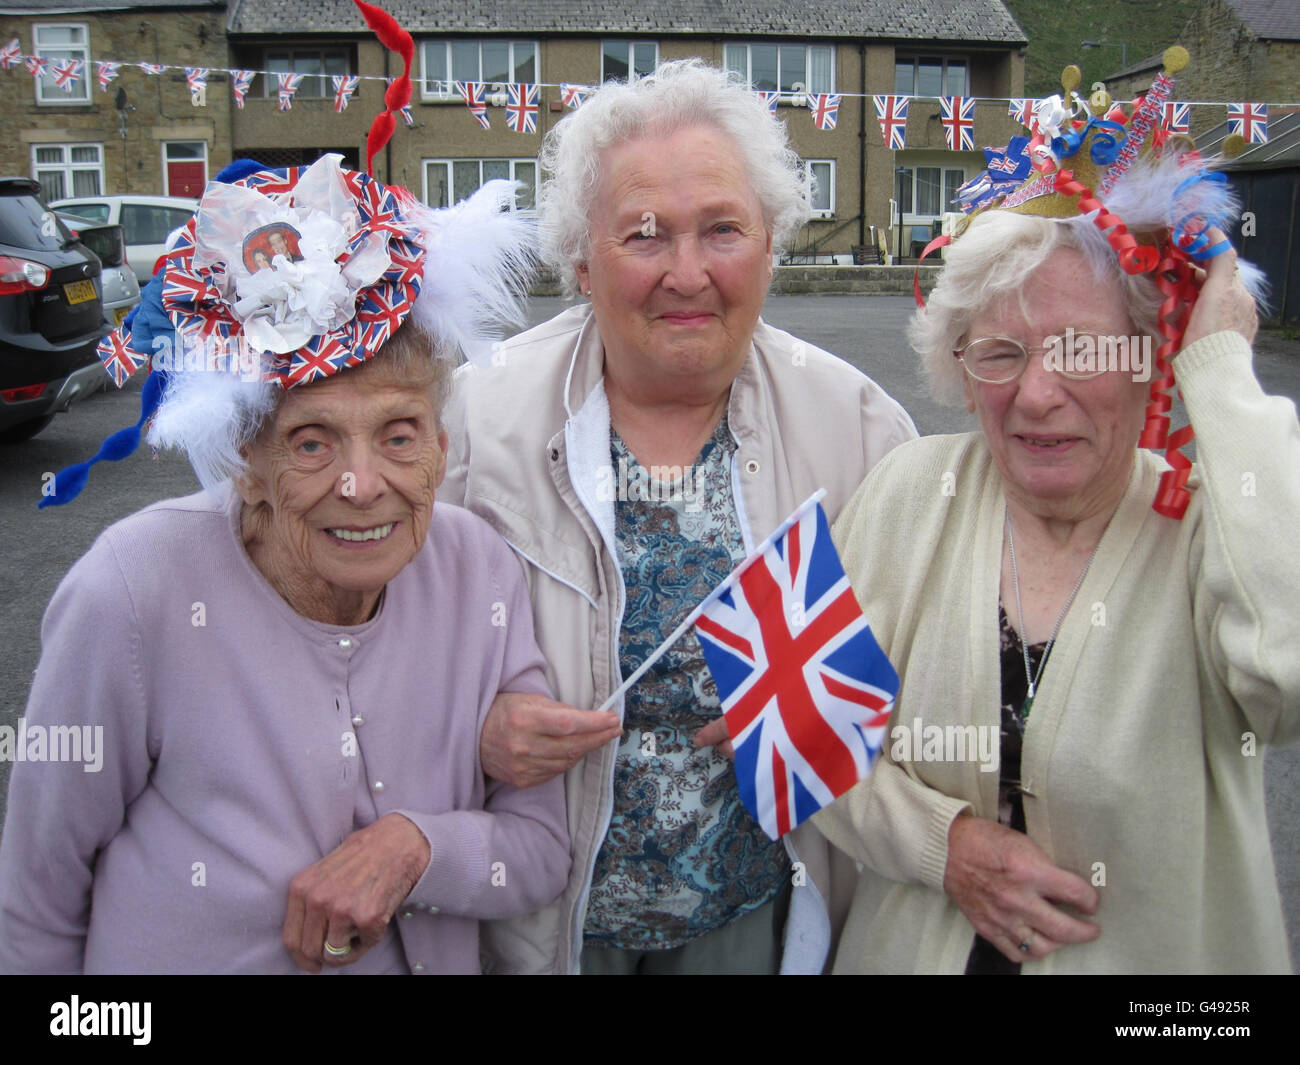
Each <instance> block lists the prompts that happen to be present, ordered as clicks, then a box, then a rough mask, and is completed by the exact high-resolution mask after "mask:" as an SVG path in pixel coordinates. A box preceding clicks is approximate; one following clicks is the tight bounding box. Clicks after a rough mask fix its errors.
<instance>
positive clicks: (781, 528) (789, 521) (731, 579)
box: [600, 488, 826, 710]
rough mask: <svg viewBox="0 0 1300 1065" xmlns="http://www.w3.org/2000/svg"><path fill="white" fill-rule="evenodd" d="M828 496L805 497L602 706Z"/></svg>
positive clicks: (611, 703) (606, 707) (611, 701)
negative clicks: (814, 506)
mask: <svg viewBox="0 0 1300 1065" xmlns="http://www.w3.org/2000/svg"><path fill="white" fill-rule="evenodd" d="M825 495H826V489H825V488H819V489H817V491H815V492H814V493H813V494H812V495H810V496H809V497H808V498H807V499H806V500H804V502H803V503H802V504H801V505H800V506H799V507H798V508H797V509H796V510H795V512H794V513H793V514H791V515H790V516H789V517H788V518H786V519H785V521H783V522H782V523H781V524H780V525H778V526H777V527H776V529H775V530H774V531H773V532H772V535H771V536H769V537H768V538H767V539H766V540H764V541H763V542H762V543H761V544H759V545H758V546H757V547H756V548H754V551H753V553H752V554H751V555H750V556H749V557H748V558H747V559H745V561H744V562H742V563H741V564H740V565H739V566H737V567H736V568H735V569H733V570H732V571H731V572H730V573H728V574H727V576H726V577H724V578H723V579H722V582H721V583H720V584H719V585H718V586H717V587H716V588H714V589H713V591H711V592H710V593H709V594H708V595H706V596H705V597H704V599H703V600H701V601H700V605H699V606H697V607H696V608H695V609H694V610H692V611H691V612H690V613H689V614H687V615H686V618H685V620H684V621H683V622H682V623H681V624H680V625H678V626H677V628H675V629H673V631H672V633H671V634H670V635H669V636H668V638H667V639H665V640H664V642H663V643H661V644H660V645H659V646H658V647H656V648H655V649H654V650H653V651H651V652H650V657H649V658H647V659H646V660H645V661H644V662H642V663H641V665H639V666H638V667H637V669H636V672H635V673H633V674H632V675H631V676H630V677H628V678H627V680H625V681H623V683H622V684H620V685H619V686H618V687H617V688H616V689H615V690H614V693H613V694H612V695H610V697H609V698H608V699H606V700H605V701H604V702H603V703H601V704H600V709H601V710H612V709H613V708H614V704H615V703H617V702H618V700H619V698H620V697H621V696H622V695H623V694H624V693H625V692H626V691H627V690H628V689H629V688H630V687H632V685H633V684H635V683H636V682H637V681H639V680H640V679H641V678H642V677H644V676H645V674H646V671H647V670H648V669H649V668H650V667H651V666H653V665H654V664H655V663H656V662H658V661H659V659H661V658H662V657H663V656H664V653H665V652H666V651H667V650H668V648H670V647H671V646H672V645H673V644H675V643H676V642H677V641H678V640H680V639H681V638H682V636H683V635H684V634H685V633H686V632H687V631H688V630H689V629H690V627H691V626H692V625H694V624H695V622H696V621H698V620H699V617H700V615H701V614H703V613H704V610H705V608H706V607H707V606H708V605H709V604H710V603H712V602H713V601H714V600H715V599H717V598H718V596H720V595H721V594H722V593H723V592H725V591H726V590H727V589H728V588H730V587H731V585H732V584H733V583H735V581H736V579H737V578H738V577H739V576H740V575H741V574H742V573H744V572H745V570H747V569H749V567H750V566H752V565H753V564H754V563H755V562H757V561H758V560H759V559H760V558H762V557H763V555H764V553H765V552H766V551H767V549H768V548H769V547H771V546H772V544H773V543H775V542H776V541H777V540H779V539H780V538H781V537H782V536H784V535H785V534H786V533H787V532H789V531H790V528H791V526H793V525H794V524H795V523H796V522H798V521H799V520H800V519H801V518H802V517H803V516H804V513H805V512H806V511H807V510H808V508H809V507H811V506H813V505H814V504H816V503H820V502H821V501H822V499H823V498H824V497H825Z"/></svg>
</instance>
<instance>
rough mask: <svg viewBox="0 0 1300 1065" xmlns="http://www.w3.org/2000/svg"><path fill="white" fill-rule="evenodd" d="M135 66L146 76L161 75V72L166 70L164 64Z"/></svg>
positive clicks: (139, 64)
mask: <svg viewBox="0 0 1300 1065" xmlns="http://www.w3.org/2000/svg"><path fill="white" fill-rule="evenodd" d="M136 66H138V67H139V68H140V69H141V70H143V71H144V72H145V73H146V74H154V75H158V74H161V73H162V72H163V71H165V70H166V69H167V64H166V63H137V64H136Z"/></svg>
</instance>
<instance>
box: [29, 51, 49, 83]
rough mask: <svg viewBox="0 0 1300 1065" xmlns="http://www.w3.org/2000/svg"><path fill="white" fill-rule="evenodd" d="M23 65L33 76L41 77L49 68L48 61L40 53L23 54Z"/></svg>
mask: <svg viewBox="0 0 1300 1065" xmlns="http://www.w3.org/2000/svg"><path fill="white" fill-rule="evenodd" d="M23 66H25V67H26V68H27V73H28V74H30V75H31V76H32V77H33V78H43V77H44V76H45V75H46V74H47V73H49V69H50V61H49V60H48V59H46V58H45V57H44V56H42V55H25V56H23Z"/></svg>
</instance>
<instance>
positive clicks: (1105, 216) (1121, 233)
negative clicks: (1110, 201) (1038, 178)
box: [1056, 170, 1160, 274]
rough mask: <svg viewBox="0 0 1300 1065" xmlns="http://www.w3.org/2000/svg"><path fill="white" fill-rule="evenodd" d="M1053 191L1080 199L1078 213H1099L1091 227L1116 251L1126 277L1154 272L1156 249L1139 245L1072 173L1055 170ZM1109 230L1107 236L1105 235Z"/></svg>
mask: <svg viewBox="0 0 1300 1065" xmlns="http://www.w3.org/2000/svg"><path fill="white" fill-rule="evenodd" d="M1056 191H1057V192H1059V193H1061V195H1063V196H1078V197H1079V213H1080V214H1088V213H1089V212H1091V211H1097V212H1099V213H1098V214H1097V215H1096V217H1095V218H1093V224H1094V225H1096V227H1097V228H1098V229H1100V230H1101V231H1102V232H1103V233H1105V234H1106V243H1108V244H1109V245H1110V246H1111V247H1112V248H1114V249H1115V254H1116V255H1118V256H1119V265H1120V266H1121V267H1122V268H1123V270H1124V272H1125V273H1126V274H1145V273H1147V272H1149V271H1151V270H1154V269H1155V268H1156V264H1157V263H1158V262H1159V261H1160V256H1159V254H1158V253H1157V252H1156V250H1155V248H1146V247H1142V246H1141V245H1139V244H1138V242H1137V241H1136V240H1135V239H1134V238H1133V235H1132V234H1131V233H1129V231H1128V227H1127V226H1125V225H1124V221H1123V219H1121V218H1120V217H1119V215H1114V214H1111V213H1110V212H1109V211H1107V210H1106V205H1105V204H1103V203H1102V202H1101V201H1100V200H1099V199H1097V197H1096V196H1095V195H1094V194H1093V191H1092V189H1090V188H1088V186H1087V185H1085V184H1084V183H1083V182H1082V181H1078V180H1076V178H1075V176H1074V171H1072V170H1058V171H1057V172H1056ZM1108 230H1109V232H1107V231H1108Z"/></svg>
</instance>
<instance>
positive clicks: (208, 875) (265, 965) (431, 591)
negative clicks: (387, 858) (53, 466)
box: [0, 489, 569, 973]
mask: <svg viewBox="0 0 1300 1065" xmlns="http://www.w3.org/2000/svg"><path fill="white" fill-rule="evenodd" d="M238 514H239V506H238V498H237V497H236V496H235V494H234V493H233V491H231V490H229V489H226V490H223V491H221V492H218V493H216V494H214V495H209V494H206V493H200V494H198V495H194V496H189V497H188V498H185V499H175V500H169V501H166V502H162V503H158V504H156V505H154V506H151V507H149V508H148V509H146V510H144V511H141V512H140V513H139V514H136V515H134V516H132V517H130V518H127V519H126V520H125V521H122V522H119V523H118V524H116V525H114V526H112V527H111V528H109V529H108V530H107V531H105V532H104V534H103V535H102V536H100V537H99V539H98V540H97V541H96V542H95V544H94V546H93V547H92V548H91V549H90V551H89V552H87V554H86V555H85V557H84V558H82V559H81V560H80V561H79V562H78V563H77V564H76V565H75V566H73V567H72V569H71V570H70V571H69V573H68V575H67V576H66V577H65V578H64V580H63V583H62V584H61V585H60V586H59V588H58V590H57V591H56V592H55V594H54V598H53V599H52V600H51V602H50V606H49V609H48V610H47V611H46V614H45V620H44V623H43V626H42V630H41V639H42V647H43V650H42V655H41V662H40V668H39V669H38V670H37V675H36V680H35V682H34V684H33V686H32V692H31V697H30V701H29V703H28V706H27V713H26V722H27V726H28V728H29V729H30V727H31V726H32V725H47V726H48V725H91V726H95V725H102V726H103V729H102V736H103V747H104V750H103V752H102V754H103V762H102V768H101V769H100V771H98V772H85V771H84V770H85V766H84V765H83V764H81V763H72V762H63V763H56V762H35V761H27V762H19V763H17V764H15V765H14V767H13V773H12V776H11V780H10V789H9V805H8V815H7V818H6V824H5V831H4V838H3V843H2V844H0V971H4V972H14V971H22V972H27V971H33V972H80V971H83V970H84V971H86V972H160V973H171V972H214V971H220V972H296V971H297V970H296V969H294V967H293V964H292V961H291V960H290V957H289V954H288V952H287V951H286V950H285V948H284V947H283V945H282V944H281V942H280V932H281V927H282V925H283V923H284V917H285V910H286V903H287V899H288V888H289V881H290V880H291V879H292V878H293V876H294V875H295V874H296V873H298V872H299V871H300V870H302V869H304V868H306V867H307V866H309V865H311V864H312V863H313V862H316V861H318V860H319V859H320V858H322V857H323V856H324V855H326V854H327V853H329V852H330V851H331V850H332V849H333V848H335V847H337V846H338V845H339V843H341V842H342V841H343V839H344V838H345V837H346V836H347V835H348V834H349V833H350V832H352V831H353V830H354V828H356V827H359V826H361V825H364V824H368V823H370V822H371V821H373V820H375V819H377V818H378V817H380V816H382V815H384V814H386V813H389V812H392V811H399V812H401V813H403V814H405V815H406V816H408V817H409V818H410V819H411V820H412V821H413V822H415V824H416V825H417V826H418V827H419V828H420V830H421V831H422V832H423V833H424V835H425V836H426V837H427V838H428V841H429V844H430V848H431V851H432V857H431V859H430V862H429V865H428V867H427V868H426V869H425V872H424V875H423V876H422V878H421V879H420V880H419V882H418V883H417V884H416V885H415V888H414V889H413V890H412V891H411V894H410V896H409V897H408V899H407V900H406V903H405V904H404V905H403V906H402V907H400V908H399V910H398V913H397V915H396V916H395V917H394V919H393V922H392V926H393V927H395V929H396V931H395V932H394V931H391V930H390V934H389V936H388V937H387V939H386V941H385V943H383V944H381V945H380V946H379V947H376V948H375V949H374V950H372V951H371V954H370V955H367V956H366V957H365V958H363V959H361V961H360V962H358V963H357V964H356V965H354V966H347V967H344V968H343V969H341V970H339V971H340V972H349V971H361V972H364V971H367V969H370V970H374V969H376V968H393V967H394V966H395V967H397V968H399V969H408V968H409V970H410V971H413V972H477V971H479V952H478V934H479V920H480V919H483V918H494V917H508V916H515V915H519V914H523V913H528V912H530V911H533V910H536V909H538V908H539V907H541V906H543V905H546V904H547V903H549V902H551V901H552V900H553V899H554V898H555V897H556V896H557V895H558V894H559V893H560V891H561V889H562V888H563V887H564V884H565V881H566V878H567V875H568V871H569V841H568V832H567V826H566V822H565V809H564V793H563V779H562V778H558V779H556V780H554V781H552V782H551V783H549V784H545V785H542V786H541V787H537V788H531V789H528V790H525V791H519V790H516V789H514V788H511V787H508V786H506V785H503V784H498V783H496V782H493V781H485V780H484V777H483V774H482V771H481V770H480V767H479V760H478V741H479V731H480V729H481V727H482V724H483V719H484V716H485V715H486V713H487V710H488V707H489V706H490V705H491V702H492V699H493V697H494V696H495V695H496V693H497V692H498V691H528V692H545V691H546V682H545V680H544V678H543V672H542V670H543V662H542V658H541V655H540V654H539V652H538V651H537V646H536V643H535V642H534V639H533V623H532V613H531V609H530V607H529V600H528V590H527V586H526V585H525V582H524V578H523V573H522V570H521V568H520V565H519V563H518V561H517V560H516V559H515V557H514V556H513V555H512V553H511V551H510V549H509V548H508V547H506V545H505V543H504V542H503V541H502V540H501V539H499V538H498V537H497V535H496V534H495V533H493V532H492V531H491V529H490V528H489V527H488V525H487V524H486V523H485V522H483V521H482V520H481V519H479V518H477V517H474V516H473V515H471V514H470V513H469V512H468V511H465V510H462V509H460V508H459V507H454V506H451V505H450V504H445V503H439V504H437V505H436V506H435V508H434V514H433V523H432V527H431V529H430V532H429V537H428V540H427V542H426V543H425V546H424V549H423V550H422V551H421V552H420V554H419V555H418V556H417V557H416V558H415V559H414V560H413V561H412V562H411V563H410V564H409V565H408V566H407V567H406V568H405V569H404V570H402V572H401V573H400V574H398V576H397V577H396V578H395V579H394V580H392V581H391V582H390V583H389V584H388V587H387V589H386V591H385V594H384V598H383V601H382V604H381V607H380V609H379V612H378V613H377V614H376V616H375V617H374V618H372V619H371V620H369V621H368V622H366V623H365V624H363V625H357V626H351V627H339V626H331V625H323V624H319V623H317V622H314V621H310V620H308V619H307V618H304V617H302V616H300V615H298V614H296V613H295V612H294V611H293V610H292V608H290V606H289V605H288V604H287V603H286V602H285V601H284V600H283V599H281V598H280V596H279V595H278V594H277V593H276V592H275V591H274V590H273V589H272V587H271V585H270V584H269V583H268V582H267V581H266V579H265V578H264V577H263V576H262V574H261V573H260V572H259V571H258V570H257V569H256V567H255V566H254V565H253V563H252V562H251V560H250V559H249V557H248V555H247V553H246V552H245V551H244V549H243V545H242V543H241V541H240V539H239V536H238V527H237V523H238ZM403 954H404V959H403ZM372 956H373V957H372ZM326 971H329V970H326Z"/></svg>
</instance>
